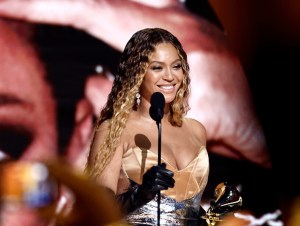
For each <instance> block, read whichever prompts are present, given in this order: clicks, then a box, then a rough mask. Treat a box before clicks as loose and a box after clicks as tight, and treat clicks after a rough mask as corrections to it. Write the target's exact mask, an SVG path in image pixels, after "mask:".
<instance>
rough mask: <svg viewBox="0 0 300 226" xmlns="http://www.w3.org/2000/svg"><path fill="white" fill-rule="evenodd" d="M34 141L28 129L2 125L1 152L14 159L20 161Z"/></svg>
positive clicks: (0, 127) (0, 136)
mask: <svg viewBox="0 0 300 226" xmlns="http://www.w3.org/2000/svg"><path fill="white" fill-rule="evenodd" d="M32 140H33V135H32V132H31V131H29V129H28V128H25V127H22V126H21V127H20V126H15V125H9V124H0V150H1V151H3V152H4V153H6V154H8V155H9V156H11V157H12V158H15V159H18V158H20V157H21V156H22V154H23V153H24V151H25V150H26V148H27V147H28V146H29V145H30V144H31V142H32Z"/></svg>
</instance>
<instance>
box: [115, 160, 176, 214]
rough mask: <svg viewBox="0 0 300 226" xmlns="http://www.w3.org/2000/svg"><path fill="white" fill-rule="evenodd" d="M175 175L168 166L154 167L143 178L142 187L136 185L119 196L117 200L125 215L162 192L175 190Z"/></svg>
mask: <svg viewBox="0 0 300 226" xmlns="http://www.w3.org/2000/svg"><path fill="white" fill-rule="evenodd" d="M173 176H174V173H173V172H172V171H170V170H168V169H166V164H165V163H162V164H161V165H156V166H152V167H151V168H150V169H148V170H147V172H146V173H145V174H144V176H143V182H142V184H141V185H138V184H137V185H136V186H134V187H133V188H132V189H129V190H128V191H127V192H125V193H123V194H121V195H118V196H117V200H118V201H119V203H120V204H121V206H122V207H123V210H124V211H125V213H130V212H132V211H134V210H136V209H137V208H139V207H141V206H143V205H144V204H146V203H147V202H149V201H151V200H152V199H153V198H154V197H155V196H156V194H157V193H158V192H159V191H161V190H167V189H168V188H173V187H174V184H175V180H174V179H173Z"/></svg>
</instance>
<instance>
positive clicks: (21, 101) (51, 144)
mask: <svg viewBox="0 0 300 226" xmlns="http://www.w3.org/2000/svg"><path fill="white" fill-rule="evenodd" d="M20 37H21V36H17V35H16V34H15V33H14V32H12V31H11V30H10V28H9V27H8V26H7V25H5V24H4V23H2V22H1V21H0V52H1V54H0V80H1V83H0V158H7V157H12V158H14V159H44V158H48V157H50V156H53V155H54V153H55V152H56V145H57V144H56V139H57V138H56V124H55V123H56V116H55V104H54V100H53V98H52V94H51V90H50V87H49V86H48V84H47V83H46V81H45V72H44V69H43V67H42V65H41V64H40V62H39V60H38V58H37V56H36V54H35V52H34V51H33V49H32V47H30V46H29V45H28V44H27V43H26V42H25V41H24V40H21V38H20Z"/></svg>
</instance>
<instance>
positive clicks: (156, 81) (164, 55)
mask: <svg viewBox="0 0 300 226" xmlns="http://www.w3.org/2000/svg"><path fill="white" fill-rule="evenodd" d="M183 78H184V73H183V70H182V64H181V61H180V58H179V56H178V53H177V50H176V48H175V47H174V46H173V45H172V44H170V43H161V44H158V45H157V46H156V48H155V51H154V52H153V53H152V54H151V55H150V56H149V66H148V68H147V70H146V73H145V76H144V80H143V82H142V84H141V87H140V94H141V98H142V99H145V100H147V101H148V102H150V98H151V95H152V94H153V93H154V92H161V93H162V94H163V95H164V97H165V101H166V104H168V103H171V102H172V101H173V100H174V99H175V96H176V93H177V90H178V89H179V87H180V85H181V83H182V80H183Z"/></svg>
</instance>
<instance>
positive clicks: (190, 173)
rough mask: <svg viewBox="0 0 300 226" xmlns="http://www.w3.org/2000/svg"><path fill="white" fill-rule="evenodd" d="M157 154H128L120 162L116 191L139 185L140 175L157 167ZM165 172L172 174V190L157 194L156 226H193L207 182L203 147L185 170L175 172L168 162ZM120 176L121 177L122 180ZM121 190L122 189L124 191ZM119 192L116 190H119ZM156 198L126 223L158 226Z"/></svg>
mask: <svg viewBox="0 0 300 226" xmlns="http://www.w3.org/2000/svg"><path fill="white" fill-rule="evenodd" d="M157 158H158V157H157V154H155V153H154V152H152V151H150V150H142V149H141V148H139V147H134V148H131V149H130V150H128V151H127V152H126V153H125V154H124V156H123V160H122V170H121V178H122V177H123V182H122V179H121V180H119V187H120V186H121V187H122V184H123V185H124V186H125V184H126V183H124V180H127V185H126V188H124V190H127V189H128V179H129V181H130V182H131V186H134V184H141V183H142V179H143V174H144V173H145V172H146V171H147V170H148V169H149V168H150V167H152V166H153V165H157ZM161 162H165V163H166V164H167V169H169V170H171V171H173V172H174V179H175V186H174V188H169V189H168V190H164V191H161V197H160V205H159V208H160V212H159V213H160V214H159V225H168V226H172V225H174V226H175V225H189V226H190V225H197V224H198V213H199V208H200V201H201V197H202V194H203V192H204V189H205V186H206V184H207V180H208V173H209V160H208V154H207V150H206V147H205V146H202V147H201V148H200V150H199V153H198V155H197V156H196V157H195V159H193V160H192V161H191V162H190V163H189V164H188V165H187V166H186V167H185V168H183V169H181V170H178V169H177V168H175V167H174V166H172V165H170V164H169V163H168V162H166V161H164V159H161ZM122 175H123V176H122ZM124 186H123V187H124ZM119 191H120V190H119ZM157 203H158V202H157V196H156V197H155V198H154V199H153V200H151V201H150V202H148V203H147V204H145V205H144V206H142V207H141V208H139V209H137V210H135V211H134V212H132V213H130V214H129V215H127V216H126V221H127V222H128V223H130V224H132V225H158V217H157V212H158V211H157V210H158V204H157Z"/></svg>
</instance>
